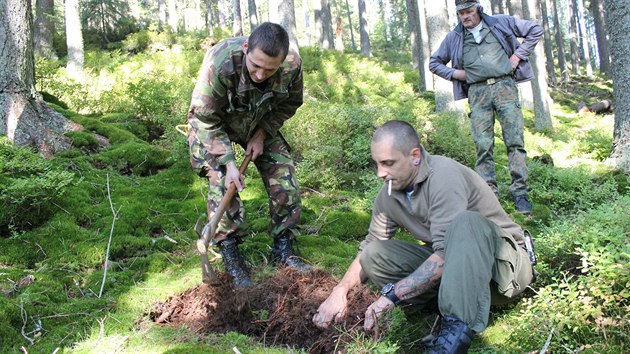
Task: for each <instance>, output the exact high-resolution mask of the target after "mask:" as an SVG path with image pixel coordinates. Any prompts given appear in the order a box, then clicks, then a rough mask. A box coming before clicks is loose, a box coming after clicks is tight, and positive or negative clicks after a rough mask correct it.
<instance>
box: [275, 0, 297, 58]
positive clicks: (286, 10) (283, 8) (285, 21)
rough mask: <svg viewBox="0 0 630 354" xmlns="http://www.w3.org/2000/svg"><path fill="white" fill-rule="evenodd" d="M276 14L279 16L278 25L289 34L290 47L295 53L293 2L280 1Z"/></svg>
mask: <svg viewBox="0 0 630 354" xmlns="http://www.w3.org/2000/svg"><path fill="white" fill-rule="evenodd" d="M278 13H279V15H280V24H281V25H282V27H284V29H285V30H286V31H287V33H288V34H289V44H290V47H291V48H292V49H293V50H295V51H296V52H297V51H298V41H297V29H296V27H295V5H294V4H293V0H283V1H280V5H279V7H278Z"/></svg>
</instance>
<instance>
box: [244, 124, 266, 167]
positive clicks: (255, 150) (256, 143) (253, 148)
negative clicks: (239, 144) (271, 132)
mask: <svg viewBox="0 0 630 354" xmlns="http://www.w3.org/2000/svg"><path fill="white" fill-rule="evenodd" d="M265 136H266V133H265V131H264V130H263V129H258V130H257V131H256V133H254V135H253V136H252V137H251V138H250V139H249V141H248V142H247V148H246V149H245V155H252V160H256V159H257V158H258V156H260V155H261V154H262V153H263V148H264V147H265Z"/></svg>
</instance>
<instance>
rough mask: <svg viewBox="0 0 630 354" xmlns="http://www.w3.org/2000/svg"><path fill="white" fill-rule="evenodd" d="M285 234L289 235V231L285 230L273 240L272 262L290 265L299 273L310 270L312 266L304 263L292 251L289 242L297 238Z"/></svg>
mask: <svg viewBox="0 0 630 354" xmlns="http://www.w3.org/2000/svg"><path fill="white" fill-rule="evenodd" d="M287 235H291V232H290V231H287V232H285V233H284V234H282V235H281V236H279V237H277V238H275V239H274V240H273V248H272V249H271V260H272V262H273V263H274V264H276V265H279V266H287V267H291V268H293V269H295V270H297V271H298V272H301V273H306V272H310V271H311V270H312V267H311V266H310V265H308V264H306V263H304V262H303V261H302V259H301V258H300V257H298V256H296V255H295V253H294V252H293V247H292V245H291V242H292V241H295V242H297V240H294V239H291V237H289V236H287Z"/></svg>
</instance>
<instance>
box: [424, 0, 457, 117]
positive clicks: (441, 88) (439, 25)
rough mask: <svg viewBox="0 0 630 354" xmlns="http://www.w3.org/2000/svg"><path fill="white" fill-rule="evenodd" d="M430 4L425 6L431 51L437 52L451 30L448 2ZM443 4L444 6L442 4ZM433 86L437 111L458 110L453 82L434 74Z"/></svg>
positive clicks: (441, 0) (441, 1)
mask: <svg viewBox="0 0 630 354" xmlns="http://www.w3.org/2000/svg"><path fill="white" fill-rule="evenodd" d="M437 5H438V4H437V3H436V6H428V7H426V8H425V10H426V16H427V28H428V33H429V45H430V47H431V52H432V53H433V52H435V51H436V50H437V49H438V47H439V46H440V43H441V41H442V39H443V38H444V37H445V36H446V34H447V33H448V31H449V25H448V12H447V8H448V7H447V6H446V2H445V1H444V0H440V1H439V6H437ZM442 5H443V6H442ZM433 77H434V78H435V80H434V81H433V87H434V90H435V112H436V113H441V112H445V111H456V110H457V107H456V105H455V102H454V100H453V84H452V83H451V82H450V81H448V80H444V79H442V78H441V77H438V76H436V75H433Z"/></svg>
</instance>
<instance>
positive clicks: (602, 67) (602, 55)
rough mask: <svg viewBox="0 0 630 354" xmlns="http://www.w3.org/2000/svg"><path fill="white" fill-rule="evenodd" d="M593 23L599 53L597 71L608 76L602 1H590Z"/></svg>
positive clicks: (608, 54)
mask: <svg viewBox="0 0 630 354" xmlns="http://www.w3.org/2000/svg"><path fill="white" fill-rule="evenodd" d="M591 11H592V12H593V23H594V24H595V36H596V37H597V50H598V52H599V71H600V72H601V73H603V74H610V51H609V50H608V39H606V33H607V32H606V28H607V24H606V17H605V16H604V0H591Z"/></svg>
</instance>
